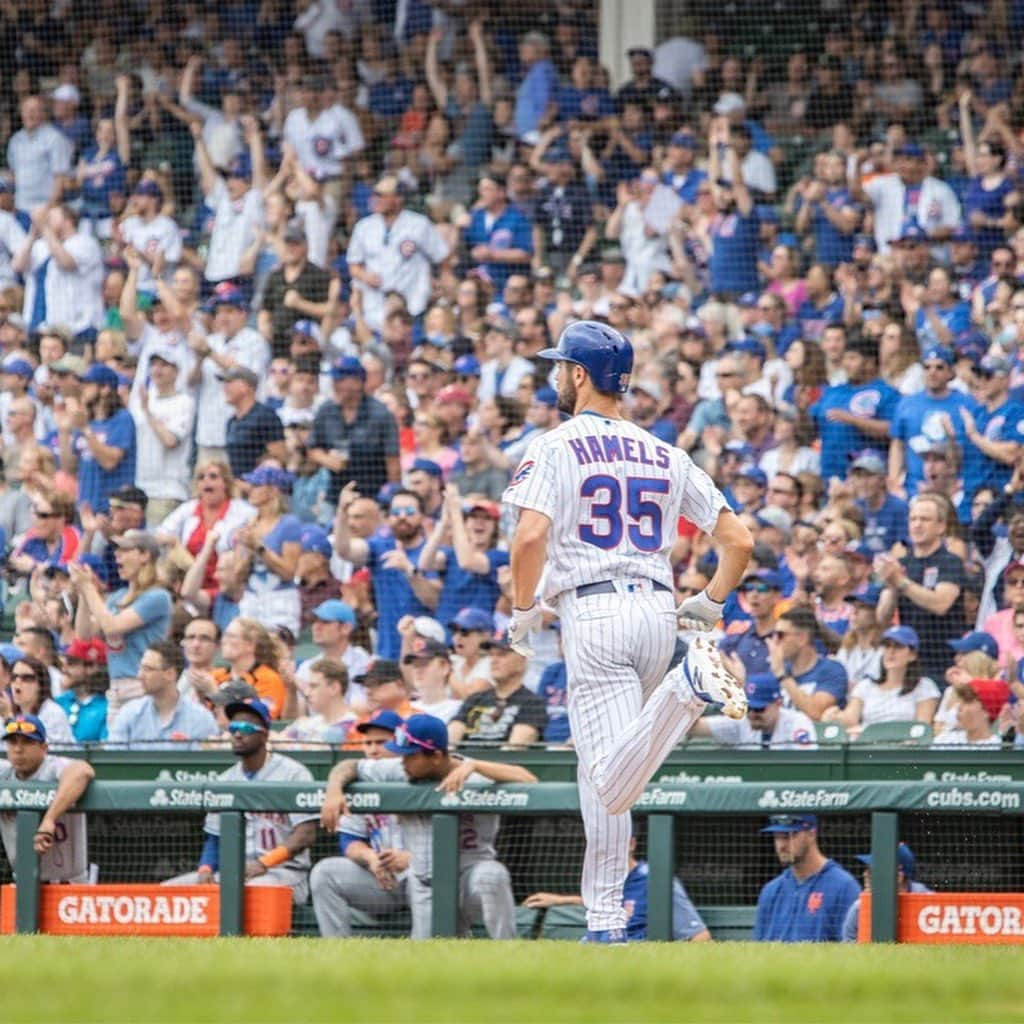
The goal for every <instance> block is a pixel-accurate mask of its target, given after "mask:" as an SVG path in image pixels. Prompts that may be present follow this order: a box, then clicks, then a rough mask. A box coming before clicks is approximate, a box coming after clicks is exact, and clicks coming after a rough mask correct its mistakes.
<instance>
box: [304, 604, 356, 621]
mask: <svg viewBox="0 0 1024 1024" xmlns="http://www.w3.org/2000/svg"><path fill="white" fill-rule="evenodd" d="M313 616H314V617H315V618H317V619H319V620H320V621H321V622H347V623H348V624H349V625H350V626H354V625H355V624H356V613H355V610H354V609H353V608H352V606H351V605H350V604H348V603H347V602H345V601H342V600H341V599H340V598H337V597H332V598H330V599H329V600H327V601H323V602H321V603H320V604H318V605H317V606H316V607H315V608H314V609H313Z"/></svg>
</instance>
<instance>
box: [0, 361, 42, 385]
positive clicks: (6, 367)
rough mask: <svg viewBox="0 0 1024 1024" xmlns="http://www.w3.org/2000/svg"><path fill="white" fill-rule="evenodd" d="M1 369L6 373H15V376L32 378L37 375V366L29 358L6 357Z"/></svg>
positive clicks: (0, 366)
mask: <svg viewBox="0 0 1024 1024" xmlns="http://www.w3.org/2000/svg"><path fill="white" fill-rule="evenodd" d="M0 370H3V372H4V373H13V374H14V376H15V377H27V378H28V379H30V380H31V378H32V377H34V376H35V372H36V368H35V367H34V366H33V365H32V364H31V363H30V362H29V361H28V360H27V359H17V358H11V359H5V360H4V361H3V363H2V364H0Z"/></svg>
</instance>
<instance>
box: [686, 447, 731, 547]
mask: <svg viewBox="0 0 1024 1024" xmlns="http://www.w3.org/2000/svg"><path fill="white" fill-rule="evenodd" d="M675 454H676V455H677V457H678V458H680V459H682V460H683V474H684V480H683V489H682V501H681V502H680V505H679V511H680V513H681V514H682V515H683V516H685V517H686V518H687V519H689V520H690V522H691V523H694V524H695V525H696V526H699V527H700V528H701V529H702V530H703V531H704V532H705V533H713V532H714V529H715V526H716V525H717V524H718V514H719V513H720V512H721V511H722V509H723V508H728V507H729V503H728V502H727V501H726V500H725V495H724V494H722V492H721V491H720V490H719V489H718V488H717V487H716V486H715V485H714V483H713V482H712V480H711V477H709V476H708V475H707V473H705V472H704V470H703V469H701V468H700V467H699V466H695V465H694V464H693V460H692V459H691V458H690V456H689V455H687V454H686V453H685V452H681V451H677V452H676V453H675Z"/></svg>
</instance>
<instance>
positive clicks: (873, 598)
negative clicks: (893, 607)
mask: <svg viewBox="0 0 1024 1024" xmlns="http://www.w3.org/2000/svg"><path fill="white" fill-rule="evenodd" d="M881 596H882V588H881V587H879V586H877V585H876V584H874V583H869V584H868V585H867V586H866V587H865V588H864V589H863V590H862V591H860V593H857V594H847V595H846V597H845V598H843V600H844V601H846V603H847V604H869V605H872V606H875V605H877V604H878V600H879V598H880V597H881Z"/></svg>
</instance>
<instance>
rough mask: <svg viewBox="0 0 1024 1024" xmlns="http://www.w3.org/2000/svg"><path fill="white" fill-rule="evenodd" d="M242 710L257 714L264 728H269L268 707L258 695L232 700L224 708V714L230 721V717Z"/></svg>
mask: <svg viewBox="0 0 1024 1024" xmlns="http://www.w3.org/2000/svg"><path fill="white" fill-rule="evenodd" d="M242 711H252V712H253V713H254V714H256V715H258V716H259V718H260V720H261V721H262V722H263V724H264V726H266V728H268V729H269V728H270V708H268V707H267V705H266V704H264V703H263V701H261V700H260V699H259V697H246V698H244V699H243V700H233V701H232V702H231V703H230V704H228V705H227V706H226V707H225V708H224V714H225V715H227V719H228V721H229V722H230V721H231V719H232V718H233V717H234V716H235V715H237V714H239V713H240V712H242Z"/></svg>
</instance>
